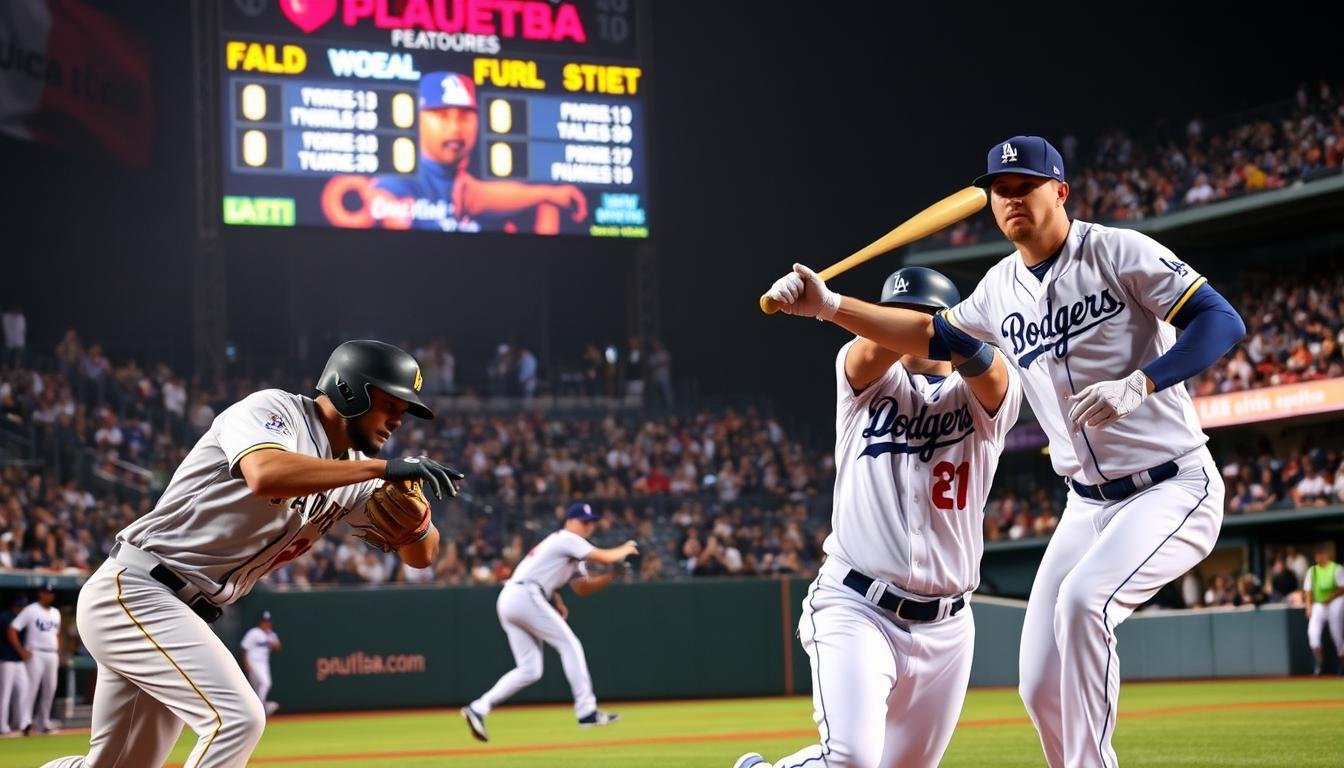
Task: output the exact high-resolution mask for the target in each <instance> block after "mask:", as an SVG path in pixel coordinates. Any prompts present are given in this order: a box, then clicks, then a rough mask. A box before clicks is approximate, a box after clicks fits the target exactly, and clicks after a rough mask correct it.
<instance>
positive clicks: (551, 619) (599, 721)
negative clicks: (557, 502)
mask: <svg viewBox="0 0 1344 768" xmlns="http://www.w3.org/2000/svg"><path fill="white" fill-rule="evenodd" d="M597 519H598V514H597V513H596V512H594V511H593V508H592V507H591V506H590V505H588V504H584V503H583V502H575V503H574V504H571V505H570V506H569V509H567V510H566V511H565V527H564V528H561V529H560V530H558V531H556V532H555V533H552V534H551V535H549V536H547V537H546V538H544V539H542V540H541V542H540V543H538V544H537V545H536V546H535V547H533V548H532V549H531V551H529V552H528V553H527V556H526V557H524V558H523V560H522V562H520V563H518V567H517V568H516V569H515V570H514V572H513V575H512V576H510V577H509V580H508V581H507V582H505V583H504V588H503V589H502V590H500V593H499V599H498V600H497V601H496V602H495V610H496V611H497V612H498V613H499V624H500V626H501V627H503V628H504V634H505V635H507V636H508V638H509V649H510V650H511V651H513V661H514V668H513V669H511V670H509V671H508V672H505V673H504V676H503V677H501V678H499V681H498V682H496V683H495V684H494V686H493V687H491V688H490V690H488V691H486V692H485V693H483V694H481V697H480V698H479V699H476V700H475V701H473V702H471V703H470V704H468V705H467V706H465V707H463V708H462V709H461V714H462V717H463V718H464V719H465V720H466V721H467V726H468V727H469V728H470V729H471V733H472V735H473V736H475V737H476V738H477V739H480V740H481V741H487V740H488V739H489V735H488V734H487V733H486V729H485V716H486V715H488V714H490V711H491V710H492V709H494V708H495V707H497V706H499V705H500V704H503V703H504V702H505V701H507V700H508V699H509V697H511V696H513V695H514V694H515V693H517V692H519V691H521V690H522V689H524V688H526V687H527V686H529V685H531V684H533V683H535V682H536V681H538V680H540V679H541V671H542V666H541V661H542V654H541V644H542V643H546V644H547V645H550V646H551V647H552V648H554V649H555V650H556V652H557V653H559V654H560V663H561V665H562V666H563V667H564V669H565V678H566V679H567V680H568V681H569V690H570V692H571V693H572V694H573V695H574V714H575V716H577V717H578V719H579V725H581V726H585V727H586V726H594V725H608V724H610V723H613V722H615V721H616V719H617V716H616V715H615V714H613V713H610V712H603V711H601V710H599V709H598V708H597V697H596V696H594V695H593V680H592V677H591V676H590V675H589V674H588V660H587V659H586V658H585V657H584V654H583V644H582V643H580V642H579V638H578V636H577V635H575V634H574V630H572V629H570V628H569V624H566V623H565V618H566V617H567V616H568V615H569V610H568V609H567V608H565V603H564V601H563V600H561V599H560V590H561V589H562V588H563V587H564V586H565V585H566V584H568V585H570V586H571V587H573V589H574V592H575V593H577V594H578V595H579V596H580V597H582V596H584V595H591V594H592V593H594V592H596V591H597V590H599V589H602V588H603V587H605V586H607V585H608V584H610V583H611V580H612V579H614V578H615V577H616V572H615V571H609V572H607V573H604V574H602V575H600V576H589V575H588V569H587V567H586V565H585V562H595V563H602V564H604V565H615V564H616V563H619V562H621V561H623V560H625V559H626V558H627V557H630V556H631V555H634V554H637V553H638V552H639V550H638V549H637V548H636V547H635V542H633V541H627V542H626V543H624V544H622V545H621V546H619V547H612V548H610V549H599V548H597V547H595V546H593V545H592V543H591V542H589V541H588V537H589V536H592V535H593V529H594V528H595V527H596V525H597V522H596V521H597Z"/></svg>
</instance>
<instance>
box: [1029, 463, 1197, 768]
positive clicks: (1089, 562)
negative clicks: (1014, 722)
mask: <svg viewBox="0 0 1344 768" xmlns="http://www.w3.org/2000/svg"><path fill="white" fill-rule="evenodd" d="M1176 464H1177V467H1178V472H1177V474H1176V476H1175V477H1172V478H1171V479H1169V480H1166V481H1164V482H1161V483H1158V484H1157V485H1153V486H1150V487H1148V488H1145V489H1143V490H1141V491H1139V492H1137V493H1135V494H1133V495H1132V496H1130V497H1128V498H1126V499H1123V500H1121V501H1116V502H1105V501H1092V500H1091V499H1087V498H1084V497H1082V496H1079V495H1078V494H1077V493H1075V492H1073V491H1072V490H1070V491H1069V498H1068V503H1067V504H1066V505H1065V507H1064V515H1063V517H1062V518H1061V519H1060V522H1059V527H1058V528H1057V529H1056V530H1055V533H1054V536H1052V537H1051V538H1050V544H1049V545H1048V546H1047V547H1046V550H1045V556H1044V557H1043V558H1042V559H1041V565H1040V567H1039V569H1038V570H1037V571H1036V581H1035V582H1034V583H1033V584H1032V587H1031V598H1030V600H1028V602H1027V613H1026V617H1025V619H1024V623H1023V627H1022V645H1021V656H1020V658H1019V671H1020V680H1019V685H1018V687H1019V692H1020V694H1021V696H1022V701H1023V703H1025V704H1026V706H1027V713H1028V714H1029V715H1031V720H1032V722H1033V723H1035V725H1036V731H1037V732H1038V733H1039V734H1040V737H1041V747H1042V748H1043V749H1044V751H1045V760H1046V762H1047V763H1048V764H1049V765H1050V768H1066V766H1067V768H1115V766H1116V765H1118V762H1117V758H1116V755H1115V749H1114V748H1113V747H1112V746H1111V734H1112V732H1113V730H1114V729H1115V719H1116V710H1117V707H1118V703H1119V694H1120V658H1119V656H1117V655H1116V643H1115V627H1116V626H1117V625H1119V624H1120V622H1122V621H1124V620H1125V619H1126V618H1128V617H1129V614H1131V613H1132V612H1133V611H1134V609H1135V608H1137V607H1139V606H1140V605H1142V604H1143V603H1145V602H1146V601H1147V600H1148V599H1149V598H1151V597H1152V596H1153V595H1154V594H1156V593H1157V591H1158V590H1159V589H1161V588H1162V587H1163V586H1165V585H1166V584H1167V583H1168V582H1171V581H1173V580H1175V579H1178V578H1180V577H1181V575H1182V574H1184V573H1185V572H1186V571H1189V570H1190V569H1191V568H1193V567H1195V566H1196V565H1198V564H1199V562H1200V561H1201V560H1203V559H1204V558H1205V557H1206V556H1208V554H1209V552H1211V551H1212V550H1213V545H1214V542H1215V541H1217V539H1218V531H1219V529H1220V528H1221V527H1222V523H1223V479H1222V476H1221V475H1220V474H1219V473H1218V468H1217V467H1216V466H1214V463H1213V458H1212V457H1211V456H1210V455H1209V452H1208V450H1207V449H1204V448H1200V449H1198V450H1195V451H1192V452H1190V453H1188V454H1186V455H1185V456H1183V457H1181V458H1180V459H1177V461H1176Z"/></svg>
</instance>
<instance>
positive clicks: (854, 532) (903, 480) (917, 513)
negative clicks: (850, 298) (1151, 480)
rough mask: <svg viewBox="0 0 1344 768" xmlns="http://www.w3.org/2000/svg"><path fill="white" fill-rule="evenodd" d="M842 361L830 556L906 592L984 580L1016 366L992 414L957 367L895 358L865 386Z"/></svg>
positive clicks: (1015, 405)
mask: <svg viewBox="0 0 1344 768" xmlns="http://www.w3.org/2000/svg"><path fill="white" fill-rule="evenodd" d="M853 344H854V342H853V341H851V342H849V344H846V345H845V346H843V347H841V348H840V354H839V355H837V356H836V359H835V381H836V409H835V501H834V504H835V511H834V513H833V515H832V519H831V535H830V536H828V537H826V542H825V544H824V545H823V549H824V550H825V551H826V554H827V555H829V556H832V557H836V558H839V559H840V560H842V561H844V562H845V563H847V564H849V565H850V566H851V567H853V568H855V569H857V570H859V571H860V572H862V573H864V574H866V575H868V576H871V577H873V578H876V579H881V580H883V581H886V582H888V583H890V584H894V585H896V586H897V587H899V588H901V589H904V590H905V591H907V592H909V593H911V594H913V595H917V596H923V597H950V596H953V595H960V594H962V593H964V592H970V591H972V590H974V589H975V588H976V587H977V586H978V585H979V583H980V555H981V553H982V552H983V550H984V509H985V500H986V499H987V498H988V496H989V487H990V485H991V484H992V483H993V481H994V470H995V469H997V468H998V464H999V455H1000V454H1001V453H1002V452H1003V441H1004V437H1005V436H1006V435H1007V434H1008V430H1009V429H1010V428H1012V426H1013V423H1014V422H1015V421H1017V414H1018V409H1019V408H1020V407H1021V403H1022V387H1021V386H1020V385H1019V383H1018V381H1017V378H1018V377H1017V374H1016V372H1015V371H1013V368H1012V366H1011V365H1009V366H1007V368H1008V376H1009V381H1008V392H1007V394H1006V395H1005V396H1004V398H1003V403H1002V404H1001V405H1000V406H999V409H998V411H997V412H996V413H995V414H994V415H992V416H991V415H990V414H989V413H988V412H987V411H986V410H985V409H984V407H983V406H981V405H980V401H978V400H976V399H975V395H974V394H972V393H971V389H970V387H969V386H968V385H967V384H966V381H965V380H964V379H962V378H961V375H960V374H958V373H955V372H954V373H953V374H952V375H950V376H948V377H946V378H940V377H936V376H923V375H918V374H911V373H910V372H909V371H908V370H906V368H905V366H903V365H901V364H900V363H897V364H895V365H893V366H891V368H889V369H887V372H886V373H885V374H884V375H883V376H882V377H881V378H880V379H878V380H877V381H875V382H873V383H872V384H870V385H868V387H867V388H865V389H864V390H863V391H862V392H859V393H855V392H854V390H853V389H852V388H851V387H850V385H849V380H848V379H847V378H846V377H845V355H846V354H847V353H848V352H849V348H850V347H851V346H852V345H853Z"/></svg>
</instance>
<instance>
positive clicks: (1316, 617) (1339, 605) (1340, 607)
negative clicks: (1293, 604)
mask: <svg viewBox="0 0 1344 768" xmlns="http://www.w3.org/2000/svg"><path fill="white" fill-rule="evenodd" d="M1327 624H1328V625H1329V626H1330V637H1331V638H1332V639H1333V640H1334V641H1335V652H1336V653H1338V654H1339V655H1340V657H1341V658H1344V596H1341V597H1336V598H1335V599H1334V600H1331V601H1330V602H1328V603H1326V604H1325V605H1321V604H1320V603H1317V604H1315V605H1313V606H1311V617H1310V618H1308V619H1307V643H1308V644H1309V645H1311V649H1312V650H1313V651H1315V650H1318V649H1319V648H1320V647H1321V640H1323V639H1324V635H1325V627H1326V625H1327ZM1299 647H1301V646H1299Z"/></svg>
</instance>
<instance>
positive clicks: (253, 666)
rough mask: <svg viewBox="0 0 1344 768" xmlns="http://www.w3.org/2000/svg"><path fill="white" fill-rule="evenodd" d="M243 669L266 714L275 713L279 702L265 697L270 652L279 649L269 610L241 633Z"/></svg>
mask: <svg viewBox="0 0 1344 768" xmlns="http://www.w3.org/2000/svg"><path fill="white" fill-rule="evenodd" d="M242 648H243V671H244V672H246V673H247V680H248V682H250V683H252V690H254V691H256V692H257V698H258V699H261V703H262V705H263V706H264V707H265V708H266V714H267V715H272V714H275V710H277V709H279V708H280V705H279V704H276V703H275V702H274V701H271V700H269V699H267V698H266V696H267V695H268V694H270V692H271V654H272V653H274V652H276V651H278V650H280V636H279V635H277V634H275V628H274V627H273V626H272V625H271V612H270V611H262V612H261V618H260V619H259V620H258V621H257V626H255V627H253V628H251V629H249V630H247V634H245V635H243V642H242Z"/></svg>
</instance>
